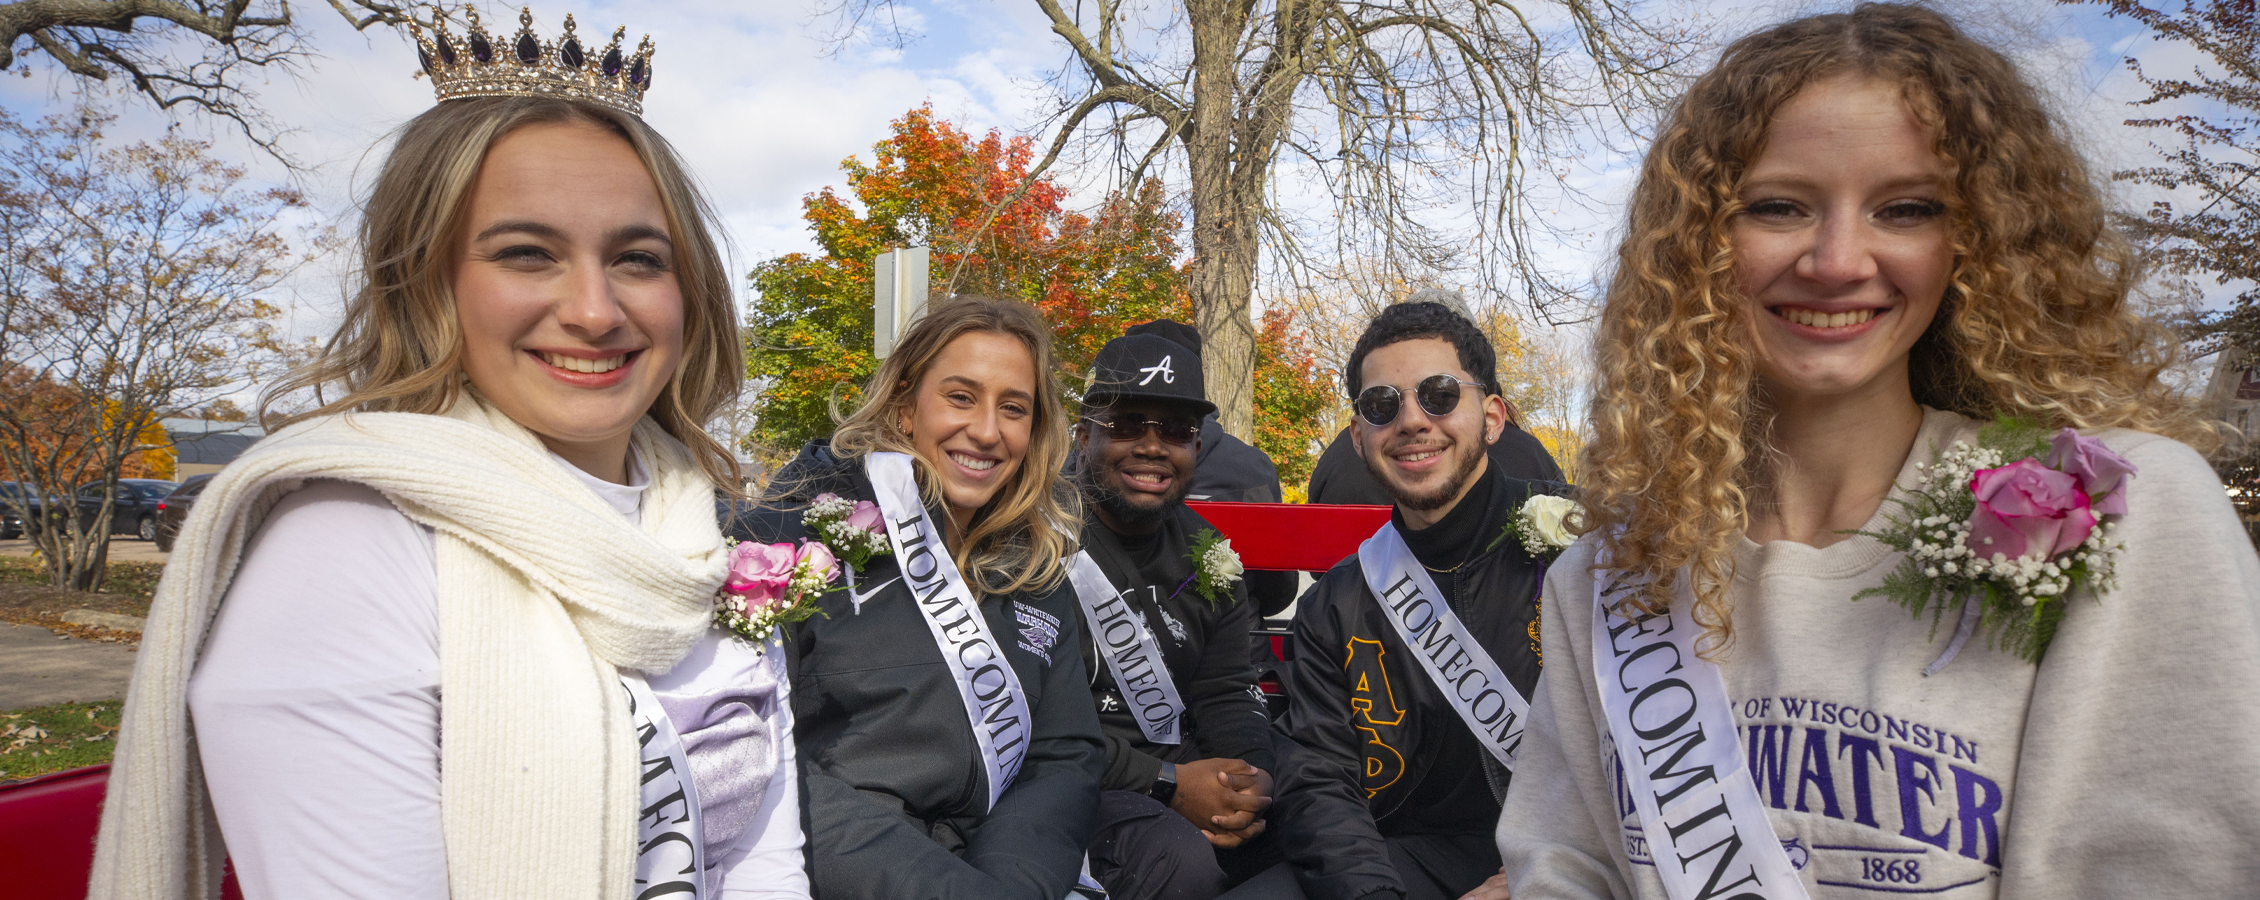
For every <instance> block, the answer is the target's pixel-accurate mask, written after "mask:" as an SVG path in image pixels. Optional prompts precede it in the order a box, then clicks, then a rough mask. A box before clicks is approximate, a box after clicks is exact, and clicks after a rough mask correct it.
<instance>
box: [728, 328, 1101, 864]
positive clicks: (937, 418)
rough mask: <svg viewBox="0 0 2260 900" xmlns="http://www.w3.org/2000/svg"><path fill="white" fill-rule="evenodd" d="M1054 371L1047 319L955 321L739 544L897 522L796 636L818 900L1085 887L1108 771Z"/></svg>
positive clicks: (901, 354) (803, 459)
mask: <svg viewBox="0 0 2260 900" xmlns="http://www.w3.org/2000/svg"><path fill="white" fill-rule="evenodd" d="M1053 371H1054V368H1053V364H1052V358H1051V351H1050V329H1049V328H1048V327H1047V326H1046V325H1045V324H1044V322H1043V320H1042V319H1041V318H1039V317H1038V316H1037V315H1036V313H1035V311H1034V310H1033V309H1030V308H1028V307H1027V306H1026V305H1024V304H1020V303H1013V302H1002V301H995V300H986V299H981V298H966V297H959V298H953V299H951V300H948V301H944V302H942V303H940V304H937V305H936V306H934V307H933V308H931V309H930V310H929V311H928V312H927V314H926V315H925V317H923V318H921V319H920V320H919V321H918V322H917V323H916V324H914V325H913V326H912V327H911V329H910V331H909V333H908V334H907V335H905V337H904V338H903V341H902V343H901V344H900V345H899V346H897V347H896V349H895V352H894V354H893V355H892V356H890V357H888V359H887V360H886V361H885V362H884V363H882V364H881V366H880V368H879V371H878V372H877V373H876V374H874V375H873V376H872V378H871V381H870V383H869V385H868V386H867V387H866V389H865V392H864V396H865V397H866V398H868V399H867V400H866V401H865V403H864V405H863V406H862V407H861V408H859V409H858V410H856V411H855V413H853V414H852V415H850V416H848V417H847V419H846V420H845V421H844V422H842V423H841V425H840V428H839V430H838V431H837V432H836V433H835V434H834V436H833V437H832V438H831V440H830V441H828V442H827V441H817V442H814V443H812V444H810V445H809V446H808V447H807V448H806V449H804V450H803V451H802V453H801V455H800V456H799V457H798V458H797V459H795V460H794V461H793V462H792V463H791V464H789V465H788V466H787V467H786V469H785V470H784V471H782V472H780V473H779V474H778V477H777V478H776V479H775V480H774V481H773V482H772V487H771V490H770V494H769V496H768V498H767V501H768V502H767V503H766V504H765V505H764V506H763V507H762V508H760V509H757V510H755V511H754V512H752V513H749V514H747V515H745V516H741V517H740V518H739V519H738V520H737V521H736V522H734V523H733V526H732V528H731V529H730V531H731V533H732V534H733V536H736V537H739V538H741V539H745V540H759V541H795V540H800V539H804V538H809V537H811V535H810V533H809V529H808V527H807V526H806V524H805V523H804V522H803V520H802V513H803V509H804V508H805V507H806V505H807V504H809V503H811V502H812V501H813V500H814V499H815V498H816V497H817V496H818V495H819V494H821V493H833V494H837V495H839V496H841V497H843V498H845V499H848V500H873V501H876V502H877V503H878V504H879V506H880V509H881V511H882V513H883V514H884V518H885V519H886V522H885V527H886V528H887V530H888V531H889V533H890V536H891V547H892V549H891V550H890V552H888V553H887V554H886V555H881V556H875V557H873V558H872V559H871V560H870V561H869V562H868V563H867V564H866V566H865V567H864V569H865V570H864V571H860V572H857V573H855V578H854V581H853V584H852V585H851V586H849V587H847V588H846V589H844V590H836V591H832V592H830V593H827V594H825V595H824V596H823V597H822V598H821V599H820V601H819V603H820V612H821V615H818V616H816V617H815V618H811V619H808V620H806V621H803V622H799V623H795V624H791V625H788V626H785V634H784V639H783V646H784V650H785V653H786V661H787V667H788V670H789V672H790V674H791V677H792V692H791V697H792V701H791V702H792V704H793V712H794V716H795V720H794V721H795V728H794V740H795V741H796V744H797V747H798V749H799V753H800V767H801V768H800V784H801V790H802V798H801V809H802V810H803V818H804V823H803V828H804V830H805V833H806V834H807V835H808V841H807V848H808V873H809V879H810V886H811V888H812V893H813V895H814V896H815V897H817V898H822V900H894V898H902V897H925V898H965V900H996V898H1013V900H1060V898H1061V897H1063V896H1066V894H1067V892H1068V890H1069V889H1070V888H1071V887H1072V886H1073V885H1075V884H1076V883H1077V875H1078V873H1079V871H1080V870H1081V868H1082V860H1083V851H1084V848H1085V847H1086V846H1088V844H1089V843H1090V838H1091V826H1092V821H1093V817H1094V816H1095V815H1096V813H1097V811H1098V796H1099V791H1098V783H1099V776H1100V774H1101V772H1103V771H1104V770H1105V767H1106V752H1105V745H1104V744H1103V743H1101V740H1100V732H1099V723H1098V717H1097V715H1096V713H1095V711H1094V710H1093V708H1092V705H1091V702H1090V694H1089V690H1090V687H1089V683H1088V681H1087V680H1086V678H1085V675H1084V668H1083V658H1082V655H1081V654H1080V653H1078V652H1077V650H1076V648H1077V647H1079V646H1080V645H1081V644H1082V641H1083V637H1082V629H1081V627H1080V625H1079V614H1078V613H1077V611H1076V605H1075V597H1074V592H1073V589H1072V587H1071V586H1070V585H1069V584H1068V581H1067V578H1066V568H1065V566H1064V564H1063V562H1062V560H1063V558H1064V557H1066V556H1068V554H1069V553H1070V551H1071V550H1072V547H1073V545H1072V541H1071V538H1072V535H1073V534H1074V532H1075V529H1076V526H1077V524H1078V516H1077V515H1076V514H1075V512H1074V510H1075V509H1076V507H1077V501H1076V499H1075V497H1074V494H1073V491H1072V488H1071V487H1070V486H1069V485H1067V484H1066V483H1065V482H1062V481H1061V480H1059V479H1058V478H1057V477H1056V474H1055V473H1057V472H1058V471H1059V469H1060V466H1061V464H1062V463H1063V462H1064V461H1065V459H1066V456H1067V453H1068V441H1069V438H1068V431H1067V426H1066V423H1065V421H1064V420H1065V415H1066V414H1065V410H1064V408H1063V406H1062V405H1061V403H1060V400H1059V396H1060V393H1059V390H1058V384H1057V382H1056V381H1055V380H1054V376H1053V375H1052V373H1053ZM890 503H891V504H893V505H892V506H890ZM936 535H938V536H939V538H938V540H937V539H936V537H935V536H936ZM937 544H938V545H939V546H938V547H937V546H936V545H937ZM937 550H938V551H939V552H936V551H937ZM900 553H909V554H910V556H911V560H912V561H911V563H910V564H908V565H905V564H903V563H902V561H901V560H899V559H898V558H897V554H900ZM951 574H956V575H959V576H961V577H960V578H959V579H955V580H953V579H950V578H949V577H948V576H949V575H951ZM913 583H916V584H917V591H916V593H914V592H913V590H912V585H913ZM945 643H946V644H947V645H948V648H949V649H948V650H946V651H945V650H944V649H943V645H944V644H945ZM999 659H1001V660H1002V661H1004V662H1005V663H1008V664H1009V665H1008V666H998V665H995V662H996V661H997V660H999ZM961 673H962V674H961ZM970 710H980V712H970ZM974 715H981V716H982V721H981V723H980V731H978V732H977V731H976V729H975V725H974V722H973V719H972V716H974ZM992 773H996V774H994V775H992Z"/></svg>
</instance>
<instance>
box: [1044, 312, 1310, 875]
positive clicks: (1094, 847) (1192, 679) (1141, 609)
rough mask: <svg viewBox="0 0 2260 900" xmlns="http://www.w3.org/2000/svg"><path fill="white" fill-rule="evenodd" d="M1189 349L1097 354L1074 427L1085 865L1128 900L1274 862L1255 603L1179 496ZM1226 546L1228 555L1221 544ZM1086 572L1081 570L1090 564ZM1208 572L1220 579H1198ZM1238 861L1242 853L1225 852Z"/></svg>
mask: <svg viewBox="0 0 2260 900" xmlns="http://www.w3.org/2000/svg"><path fill="white" fill-rule="evenodd" d="M1203 385H1204V381H1203V379H1202V373H1201V361H1200V358H1199V356H1197V355H1195V354H1193V353H1192V352H1190V351H1189V350H1188V349H1187V348H1185V347H1184V346H1182V345H1179V344H1177V343H1174V342H1172V341H1169V340H1166V339H1163V338H1161V337H1157V336H1155V335H1151V334H1131V335H1125V336H1123V337H1119V338H1115V339H1114V340H1112V341H1109V342H1107V344H1106V346H1105V347H1103V348H1101V349H1100V350H1099V353H1098V358H1097V360H1096V362H1095V364H1094V366H1093V374H1092V379H1091V386H1090V388H1089V389H1088V390H1086V391H1085V392H1084V394H1083V421H1082V422H1081V423H1080V424H1078V425H1077V426H1076V431H1075V440H1076V447H1077V450H1078V454H1077V465H1076V466H1075V472H1076V483H1077V485H1078V487H1079V489H1080V490H1081V492H1082V495H1083V501H1084V508H1085V511H1086V513H1087V514H1088V515H1087V518H1086V519H1085V521H1084V524H1083V535H1082V537H1083V540H1082V544H1083V551H1082V553H1080V554H1078V555H1077V557H1076V559H1075V568H1074V569H1073V572H1074V580H1075V584H1076V589H1077V592H1078V594H1079V595H1080V600H1081V603H1082V609H1083V615H1084V619H1083V626H1084V629H1085V631H1086V633H1088V634H1090V635H1091V639H1090V640H1087V641H1085V642H1084V644H1083V665H1084V667H1085V668H1086V669H1088V670H1089V671H1090V677H1091V694H1092V698H1093V700H1094V702H1095V703H1096V705H1097V707H1098V710H1099V723H1100V725H1101V726H1102V727H1103V728H1104V729H1105V731H1106V744H1107V772H1106V777H1105V778H1104V779H1103V780H1102V781H1101V782H1100V788H1101V789H1102V791H1103V793H1101V794H1100V795H1099V818H1098V826H1097V832H1096V836H1095V837H1094V838H1093V840H1092V844H1091V871H1092V874H1094V875H1095V876H1097V878H1098V880H1099V882H1100V883H1101V884H1104V885H1105V886H1106V888H1107V891H1108V893H1109V895H1110V896H1113V897H1116V898H1125V900H1146V898H1178V900H1209V898H1212V897H1215V896H1216V895H1217V894H1219V893H1222V892H1223V891H1224V889H1225V887H1226V886H1227V884H1228V883H1229V881H1230V880H1231V879H1230V877H1229V874H1230V873H1228V872H1227V865H1226V864H1227V863H1230V864H1231V865H1230V866H1229V867H1230V868H1231V869H1233V870H1235V871H1237V872H1240V873H1248V874H1252V873H1253V871H1256V870H1259V869H1261V868H1262V867H1263V866H1264V865H1268V864H1269V863H1270V862H1271V861H1274V860H1275V858H1276V854H1275V853H1271V854H1268V855H1266V853H1265V851H1268V850H1269V848H1270V847H1271V846H1272V844H1273V843H1274V842H1261V846H1260V847H1259V846H1246V848H1245V849H1244V850H1243V849H1242V848H1243V847H1244V846H1245V845H1247V844H1249V842H1251V841H1254V840H1255V839H1256V838H1257V836H1258V835H1261V834H1263V833H1264V828H1265V821H1264V818H1263V810H1264V809H1265V808H1266V807H1268V806H1269V805H1270V804H1271V784H1272V778H1271V770H1272V769H1274V768H1275V767H1276V766H1275V765H1274V763H1273V761H1272V751H1271V740H1270V737H1269V731H1270V718H1269V716H1268V715H1267V714H1266V713H1265V710H1264V704H1263V700H1262V699H1261V695H1260V694H1258V693H1256V687H1255V683H1256V673H1255V669H1254V668H1253V667H1252V666H1250V665H1249V663H1248V630H1249V628H1250V627H1251V626H1252V625H1253V624H1254V621H1255V610H1254V607H1253V604H1251V603H1250V602H1249V601H1248V597H1247V590H1246V584H1245V582H1243V581H1242V580H1240V579H1239V578H1238V577H1235V576H1236V575H1237V573H1236V572H1233V571H1230V570H1231V569H1236V568H1237V565H1238V560H1237V557H1234V558H1233V560H1232V563H1231V565H1230V566H1228V567H1224V568H1219V567H1218V565H1217V564H1216V563H1206V564H1204V563H1203V562H1201V561H1199V560H1197V559H1196V558H1195V550H1196V546H1197V542H1198V541H1199V539H1200V538H1201V536H1202V535H1203V534H1204V533H1207V532H1213V531H1214V529H1212V528H1211V527H1210V526H1209V524H1208V522H1206V521H1204V520H1203V519H1201V517H1200V516H1199V515H1197V514H1195V513H1194V512H1193V511H1192V510H1190V509H1187V508H1186V506H1185V503H1184V500H1185V495H1186V493H1187V492H1189V491H1191V490H1192V489H1193V485H1194V483H1195V478H1194V474H1193V470H1194V462H1193V461H1194V459H1195V457H1196V455H1197V454H1198V453H1199V452H1200V450H1201V449H1202V441H1201V437H1200V435H1201V419H1202V417H1204V416H1206V415H1208V414H1209V413H1211V412H1214V411H1215V409H1216V406H1215V404H1213V403H1210V402H1209V401H1208V399H1207V398H1206V397H1205V396H1204V390H1203ZM1225 552H1227V553H1228V552H1229V551H1225ZM1086 566H1088V568H1085V567H1086ZM1204 573H1213V574H1215V575H1218V576H1221V577H1219V578H1218V579H1217V580H1218V581H1226V582H1228V584H1225V585H1222V586H1219V585H1217V584H1216V583H1215V582H1214V581H1211V582H1208V583H1207V584H1206V585H1205V586H1204V585H1203V584H1202V583H1201V582H1200V579H1201V577H1202V575H1203V574H1204ZM1234 851H1236V852H1234Z"/></svg>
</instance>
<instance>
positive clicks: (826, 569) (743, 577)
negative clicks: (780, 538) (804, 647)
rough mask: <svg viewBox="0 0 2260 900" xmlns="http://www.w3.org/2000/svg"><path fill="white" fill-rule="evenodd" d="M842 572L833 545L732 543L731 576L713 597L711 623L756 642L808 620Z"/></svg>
mask: <svg viewBox="0 0 2260 900" xmlns="http://www.w3.org/2000/svg"><path fill="white" fill-rule="evenodd" d="M839 577H840V566H839V562H838V560H837V559H835V558H834V557H833V555H832V550H831V548H829V547H826V546H825V545H824V544H823V543H822V542H820V541H807V542H804V543H802V544H801V545H800V546H798V547H795V546H793V545H792V544H761V543H754V542H751V541H748V542H744V543H734V544H731V545H730V576H729V578H728V579H727V580H725V581H723V582H722V589H721V590H720V591H718V592H716V593H715V596H714V623H715V624H717V625H720V626H722V628H723V629H724V630H726V631H729V632H730V633H732V634H735V635H737V636H739V637H742V638H745V639H746V640H749V641H752V642H754V643H756V644H758V643H761V642H762V641H766V640H768V639H769V636H770V635H771V634H774V633H776V631H777V629H778V628H780V627H782V626H784V625H789V624H791V623H794V622H799V621H803V620H806V619H807V618H808V617H810V616H813V615H815V614H816V613H817V612H818V610H817V607H816V598H817V597H820V596H822V595H823V594H824V592H825V591H826V590H828V587H827V586H828V585H830V584H831V583H832V581H833V580H834V579H837V578H839Z"/></svg>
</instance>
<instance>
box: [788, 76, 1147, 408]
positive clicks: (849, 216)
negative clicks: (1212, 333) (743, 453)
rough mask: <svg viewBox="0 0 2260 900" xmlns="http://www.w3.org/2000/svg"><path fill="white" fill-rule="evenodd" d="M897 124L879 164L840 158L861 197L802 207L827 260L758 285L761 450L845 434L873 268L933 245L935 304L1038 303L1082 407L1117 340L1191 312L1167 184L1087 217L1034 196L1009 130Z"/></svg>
mask: <svg viewBox="0 0 2260 900" xmlns="http://www.w3.org/2000/svg"><path fill="white" fill-rule="evenodd" d="M892 130H893V133H892V134H891V135H889V136H888V137H887V138H886V139H885V140H882V141H880V142H879V143H878V144H876V145H874V146H873V147H872V151H873V152H872V161H871V162H868V163H867V162H865V161H863V160H862V159H858V158H852V157H851V158H849V159H847V160H844V161H843V162H841V164H840V168H841V170H842V171H844V172H845V173H846V174H847V188H846V191H847V194H848V196H842V195H841V193H840V192H838V191H835V190H834V189H832V188H829V187H827V188H825V189H823V190H821V191H818V192H817V193H815V194H811V195H809V197H808V198H807V199H806V200H805V201H803V203H802V210H803V212H802V217H803V218H804V219H806V220H807V222H808V226H809V229H810V230H811V231H812V232H814V234H815V237H816V243H817V245H818V246H819V247H820V248H822V252H821V253H815V254H811V253H791V254H786V255H784V256H780V257H777V258H775V259H772V260H769V261H768V262H765V263H762V264H760V265H759V266H757V267H755V268H754V270H753V272H752V273H751V275H750V276H749V277H750V280H751V282H752V285H753V288H754V291H755V292H756V295H757V296H756V298H755V300H754V301H753V303H752V304H751V306H752V308H751V310H750V311H749V312H748V313H747V316H746V319H747V321H746V338H747V339H746V349H747V360H746V374H747V375H748V376H749V377H751V378H752V379H753V380H754V381H755V382H756V383H757V384H758V385H761V387H762V391H761V394H760V396H759V398H757V399H756V400H755V401H754V404H753V406H754V416H755V424H754V428H753V432H752V434H750V435H748V436H747V442H748V443H749V444H751V445H753V446H756V447H766V448H768V449H770V450H774V451H786V452H790V451H791V450H793V449H795V448H797V447H799V446H800V445H801V444H802V443H804V442H806V441H808V440H810V439H813V438H818V437H823V436H825V435H828V434H830V433H831V432H832V418H831V414H830V408H831V405H832V403H833V401H834V399H835V398H837V400H838V402H839V405H840V407H841V408H842V409H843V410H845V409H848V408H852V407H853V405H854V403H855V402H856V401H857V399H858V398H859V396H860V393H861V386H862V384H863V382H864V380H865V379H867V378H868V377H870V374H871V373H872V372H873V371H874V370H876V369H877V363H878V360H877V359H876V358H875V357H874V356H873V355H872V352H871V283H872V259H873V258H874V257H876V256H877V255H879V254H880V253H884V252H886V251H888V250H892V249H896V248H899V247H911V246H925V247H929V248H931V251H932V253H931V256H930V263H931V271H930V272H929V273H928V284H929V285H930V287H931V290H932V292H933V294H934V295H935V296H946V295H948V294H951V293H961V294H984V295H988V296H992V297H1003V298H1013V299H1019V300H1024V301H1027V302H1028V303H1031V304H1033V305H1035V307H1036V308H1037V309H1038V310H1039V311H1040V312H1042V313H1043V315H1044V317H1045V319H1046V320H1048V321H1050V322H1051V323H1052V325H1053V328H1054V332H1053V334H1054V339H1055V347H1056V348H1057V354H1058V356H1059V366H1060V374H1061V375H1062V376H1063V379H1064V380H1065V381H1066V382H1067V388H1068V392H1069V394H1070V396H1071V397H1072V396H1073V395H1076V394H1080V393H1081V391H1082V386H1083V380H1084V377H1085V373H1086V372H1087V371H1088V370H1089V368H1090V363H1091V357H1092V356H1093V355H1094V354H1096V353H1097V352H1098V349H1099V347H1100V346H1101V345H1103V344H1105V343H1106V341H1107V340H1108V339H1110V338H1112V337H1114V336H1116V335H1119V334H1121V333H1122V332H1123V330H1124V329H1126V328H1128V327H1129V326H1131V325H1135V324H1137V323H1139V322H1145V321H1149V320H1152V319H1160V318H1177V319H1180V320H1183V319H1186V318H1187V317H1189V315H1190V313H1191V305H1190V303H1189V302H1188V301H1187V299H1186V293H1185V285H1184V277H1183V275H1182V273H1180V272H1179V270H1178V268H1177V265H1176V260H1177V257H1178V255H1179V250H1178V245H1177V235H1178V233H1179V232H1180V231H1181V230H1182V227H1181V224H1180V221H1179V219H1178V217H1177V216H1176V214H1175V213H1173V212H1171V211H1170V210H1169V208H1168V205H1167V203H1166V200H1165V198H1164V196H1163V195H1162V191H1161V187H1160V183H1159V182H1157V181H1152V180H1149V181H1147V182H1146V183H1144V184H1142V185H1140V186H1139V188H1138V189H1137V190H1136V191H1135V192H1133V193H1119V192H1118V193H1116V194H1113V195H1111V196H1109V197H1108V198H1106V200H1105V201H1103V202H1102V203H1101V204H1100V205H1099V207H1098V208H1097V209H1096V210H1093V211H1091V212H1089V213H1080V212H1073V211H1069V210H1068V209H1066V208H1065V206H1064V205H1063V204H1064V202H1065V200H1066V192H1065V191H1064V190H1063V189H1061V188H1060V187H1059V186H1058V185H1056V184H1054V183H1053V182H1051V181H1050V180H1048V179H1043V178H1038V179H1036V180H1035V181H1034V182H1033V183H1032V184H1028V185H1027V187H1026V189H1025V190H1022V189H1021V188H1022V184H1023V182H1024V181H1026V180H1027V174H1028V166H1029V164H1030V162H1031V158H1032V155H1033V154H1032V148H1031V146H1030V143H1029V141H1028V139H1027V138H1007V137H1004V136H1003V135H1001V134H1000V133H999V132H997V131H995V130H991V131H990V132H989V133H988V134H987V135H985V136H982V137H980V138H975V137H974V136H972V135H970V134H968V133H966V132H965V131H963V130H961V129H959V128H958V127H956V126H955V125H952V124H950V123H949V122H947V121H944V120H942V119H940V118H938V117H936V116H935V115H934V112H933V109H932V107H931V106H930V105H928V106H921V107H919V108H917V109H914V110H911V111H910V112H908V113H906V114H904V115H903V117H902V118H900V119H897V120H895V122H894V123H893V125H892ZM1016 192H1017V196H1015V194H1016Z"/></svg>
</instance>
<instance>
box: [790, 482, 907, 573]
mask: <svg viewBox="0 0 2260 900" xmlns="http://www.w3.org/2000/svg"><path fill="white" fill-rule="evenodd" d="M800 521H801V525H802V526H804V527H806V528H807V529H808V531H809V533H810V534H813V535H816V536H817V537H818V538H819V539H821V540H823V542H824V544H825V545H826V546H829V547H831V548H832V552H833V553H836V554H838V555H839V558H840V561H841V562H844V563H847V564H848V565H849V566H852V567H854V568H857V569H862V568H867V567H868V566H869V565H870V563H871V558H872V557H874V556H885V555H887V554H888V553H890V552H893V549H894V548H893V547H892V546H891V545H889V544H888V543H887V526H886V524H885V522H883V521H882V520H881V519H880V518H879V505H878V504H876V503H873V502H871V501H869V500H849V499H847V498H846V497H842V496H840V495H838V494H834V493H831V492H829V491H827V492H825V493H822V494H817V495H816V502H814V503H812V504H809V507H808V511H807V512H805V513H802V514H801V516H800Z"/></svg>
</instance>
